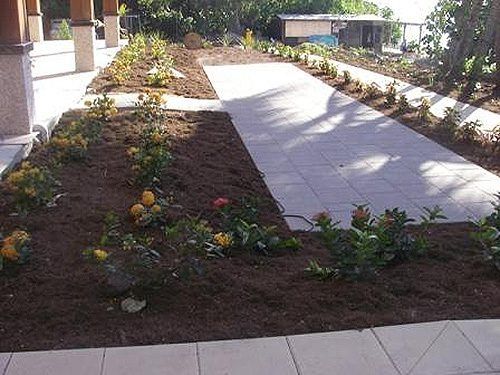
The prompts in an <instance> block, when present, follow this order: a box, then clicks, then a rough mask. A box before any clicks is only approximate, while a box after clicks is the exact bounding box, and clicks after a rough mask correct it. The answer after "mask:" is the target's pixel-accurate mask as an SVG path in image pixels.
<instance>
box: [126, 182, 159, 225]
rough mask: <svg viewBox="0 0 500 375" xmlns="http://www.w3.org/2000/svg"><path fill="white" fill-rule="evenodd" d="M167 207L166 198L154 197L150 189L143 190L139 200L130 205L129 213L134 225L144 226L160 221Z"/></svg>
mask: <svg viewBox="0 0 500 375" xmlns="http://www.w3.org/2000/svg"><path fill="white" fill-rule="evenodd" d="M167 207H168V202H167V200H166V199H163V198H158V197H156V196H155V194H154V193H153V192H152V191H151V190H144V192H143V193H142V196H141V200H140V202H137V203H135V204H134V205H132V206H131V207H130V210H129V213H130V216H131V217H132V219H133V220H134V223H135V224H136V225H139V226H141V227H146V226H149V225H151V224H158V223H161V222H162V220H163V217H164V215H165V211H166V208H167Z"/></svg>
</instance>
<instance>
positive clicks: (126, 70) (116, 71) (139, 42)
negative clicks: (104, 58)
mask: <svg viewBox="0 0 500 375" xmlns="http://www.w3.org/2000/svg"><path fill="white" fill-rule="evenodd" d="M146 46H147V40H146V37H145V36H144V35H142V34H137V35H135V36H134V37H133V38H131V39H130V41H129V44H128V45H127V46H125V47H123V48H122V49H121V51H120V52H119V53H118V55H117V56H116V58H115V60H114V61H113V63H112V64H111V66H110V67H109V68H108V69H107V72H108V73H109V74H110V75H111V79H112V80H113V82H114V83H115V84H117V85H121V84H123V83H125V82H126V81H127V80H128V79H130V76H131V73H132V65H133V64H135V63H136V62H137V61H139V60H140V59H142V58H143V57H144V55H145V54H146Z"/></svg>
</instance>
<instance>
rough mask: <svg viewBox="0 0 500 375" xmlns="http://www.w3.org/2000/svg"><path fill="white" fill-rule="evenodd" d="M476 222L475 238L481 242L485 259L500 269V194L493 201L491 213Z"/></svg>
mask: <svg viewBox="0 0 500 375" xmlns="http://www.w3.org/2000/svg"><path fill="white" fill-rule="evenodd" d="M474 224H475V225H476V228H477V230H476V232H475V233H473V238H474V239H476V240H477V241H479V242H480V243H481V245H482V247H483V253H484V258H485V260H486V261H487V262H488V263H490V264H492V265H493V266H495V267H496V268H497V270H499V271H500V194H498V195H497V200H496V202H494V203H493V212H492V213H491V215H489V216H487V217H485V218H483V219H480V220H478V221H477V222H475V223H474Z"/></svg>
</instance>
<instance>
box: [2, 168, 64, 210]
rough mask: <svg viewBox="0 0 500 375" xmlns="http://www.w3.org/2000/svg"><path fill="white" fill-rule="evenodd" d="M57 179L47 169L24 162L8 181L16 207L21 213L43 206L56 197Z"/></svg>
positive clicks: (11, 174)
mask: <svg viewBox="0 0 500 375" xmlns="http://www.w3.org/2000/svg"><path fill="white" fill-rule="evenodd" d="M55 183H56V182H55V179H54V178H53V177H52V174H51V173H50V171H49V170H48V169H47V168H44V167H36V166H33V165H32V164H31V163H30V162H27V161H26V162H23V163H22V164H21V166H20V168H18V169H17V170H15V171H13V172H11V173H10V174H9V175H8V176H7V179H6V186H7V189H8V190H10V191H11V192H12V193H13V194H14V199H15V202H16V206H17V208H18V209H19V210H21V211H26V210H28V209H31V208H34V207H36V206H43V205H46V204H47V203H49V202H50V201H51V200H52V198H53V196H54V188H55Z"/></svg>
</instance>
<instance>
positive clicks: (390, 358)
mask: <svg viewBox="0 0 500 375" xmlns="http://www.w3.org/2000/svg"><path fill="white" fill-rule="evenodd" d="M370 332H371V333H372V335H373V336H374V337H375V340H376V341H377V343H378V344H379V345H380V347H381V348H382V351H383V352H384V354H385V355H386V356H387V358H388V359H389V361H390V362H391V363H392V365H393V366H394V368H395V369H396V371H397V372H398V374H400V375H403V373H402V372H401V371H400V370H399V367H398V366H396V362H394V360H393V359H392V357H391V356H390V355H389V352H388V351H387V349H386V348H385V346H384V344H383V343H382V340H380V338H379V337H378V335H377V333H376V332H375V330H374V329H373V327H371V328H370Z"/></svg>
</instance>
